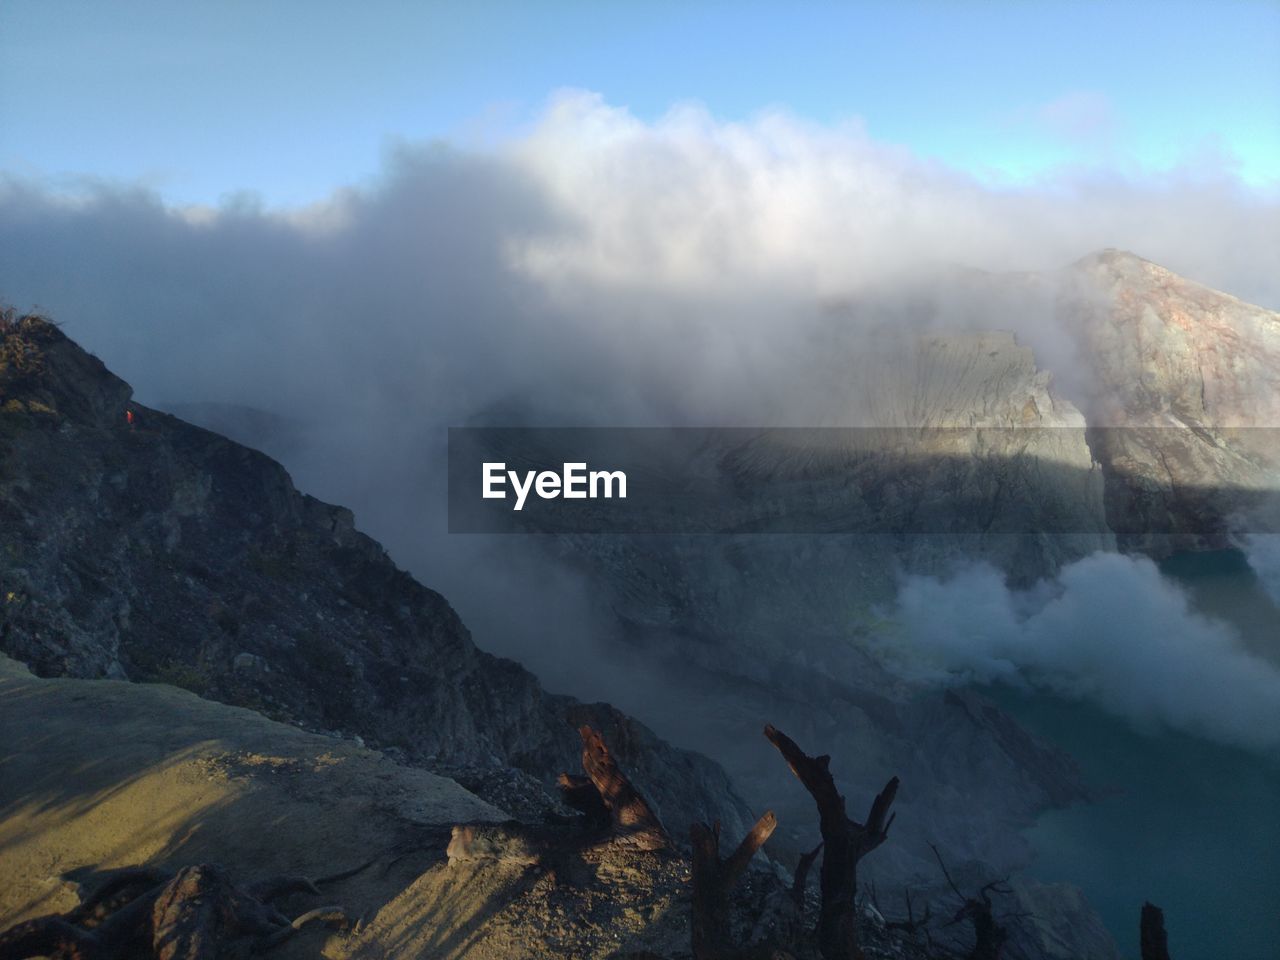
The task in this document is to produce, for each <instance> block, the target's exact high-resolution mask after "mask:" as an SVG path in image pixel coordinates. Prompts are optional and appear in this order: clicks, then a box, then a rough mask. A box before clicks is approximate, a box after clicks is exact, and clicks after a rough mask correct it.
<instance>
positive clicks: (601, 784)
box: [571, 725, 671, 850]
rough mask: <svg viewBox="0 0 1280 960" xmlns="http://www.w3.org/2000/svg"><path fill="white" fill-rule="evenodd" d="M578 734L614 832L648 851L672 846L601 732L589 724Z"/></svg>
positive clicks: (585, 762) (584, 762) (587, 767)
mask: <svg viewBox="0 0 1280 960" xmlns="http://www.w3.org/2000/svg"><path fill="white" fill-rule="evenodd" d="M578 734H579V735H580V736H581V737H582V769H584V770H585V771H587V776H588V777H590V778H591V782H592V784H594V785H595V788H596V790H597V791H598V792H599V794H600V799H601V801H603V803H604V806H605V808H606V809H607V810H608V811H609V816H610V818H611V819H612V821H613V829H614V832H615V833H616V834H617V835H618V836H623V837H629V838H630V839H631V840H632V841H633V842H634V843H636V845H637V846H639V847H641V848H642V849H645V850H657V849H660V848H662V847H667V846H670V845H671V840H670V838H669V837H668V836H667V831H666V830H665V829H663V826H662V823H661V822H660V821H659V820H658V816H657V814H655V813H654V812H653V808H652V807H650V806H649V804H648V801H646V800H645V798H644V797H642V796H641V795H640V791H638V790H637V789H636V788H635V787H634V786H632V784H631V781H630V780H628V779H627V778H626V776H625V775H624V774H623V773H622V771H621V770H619V769H618V765H617V763H615V762H614V759H613V757H612V756H610V754H609V748H608V747H606V746H605V745H604V740H603V739H601V737H600V734H598V733H596V732H595V731H594V730H592V729H591V728H590V727H588V726H585V725H584V726H582V727H579V728H578ZM571 784H572V779H571Z"/></svg>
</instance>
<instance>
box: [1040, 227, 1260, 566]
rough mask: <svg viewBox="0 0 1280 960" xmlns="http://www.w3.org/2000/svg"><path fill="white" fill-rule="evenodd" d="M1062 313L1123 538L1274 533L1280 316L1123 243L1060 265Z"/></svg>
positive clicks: (1189, 544)
mask: <svg viewBox="0 0 1280 960" xmlns="http://www.w3.org/2000/svg"><path fill="white" fill-rule="evenodd" d="M1058 317H1059V319H1060V321H1061V323H1062V325H1063V327H1064V328H1065V329H1066V330H1068V331H1069V332H1070V334H1071V335H1072V336H1073V337H1074V339H1075V341H1076V343H1077V345H1078V353H1079V356H1080V357H1081V358H1082V359H1083V360H1084V361H1085V363H1086V366H1087V370H1088V379H1087V381H1086V386H1085V388H1084V389H1083V391H1082V393H1083V397H1082V398H1081V403H1082V405H1084V407H1085V409H1086V411H1087V413H1088V419H1089V424H1090V427H1091V428H1093V429H1092V431H1091V435H1092V436H1091V439H1092V445H1093V450H1094V454H1095V456H1096V457H1097V459H1098V460H1099V462H1100V464H1101V465H1102V468H1103V471H1104V472H1105V474H1106V477H1107V484H1106V491H1107V519H1108V522H1109V523H1110V524H1111V526H1112V527H1113V529H1115V530H1116V532H1117V533H1118V534H1119V535H1120V537H1121V541H1122V545H1123V546H1125V547H1127V548H1130V549H1136V550H1142V551H1144V552H1147V553H1152V554H1156V555H1163V554H1166V553H1169V552H1172V551H1173V550H1177V549H1205V548H1208V549H1213V548H1221V547H1223V546H1226V545H1228V544H1229V543H1230V541H1231V535H1232V533H1233V531H1235V530H1245V531H1258V530H1265V531H1272V530H1276V529H1280V526H1278V525H1277V520H1278V519H1280V511H1278V509H1277V508H1278V506H1280V504H1278V503H1277V499H1278V498H1277V490H1278V489H1280V314H1277V313H1274V312H1272V311H1269V310H1264V309H1262V308H1261V307H1256V306H1253V305H1251V304H1248V303H1244V302H1242V301H1240V300H1237V299H1236V298H1235V297H1232V296H1230V295H1228V294H1225V293H1221V292H1219V291H1216V290H1212V289H1210V288H1208V287H1205V286H1202V285H1200V284H1197V283H1193V282H1191V281H1189V280H1187V279H1185V278H1183V277H1179V276H1178V275H1176V274H1174V273H1172V272H1170V271H1169V270H1166V269H1164V268H1163V267H1161V266H1158V265H1157V264H1154V263H1151V262H1150V261H1147V260H1143V259H1141V258H1140V257H1136V256H1134V255H1132V254H1129V253H1125V252H1122V251H1117V250H1106V251H1103V252H1101V253H1098V254H1094V255H1093V256H1090V257H1086V258H1084V259H1083V260H1081V261H1079V262H1078V263H1076V264H1074V265H1073V266H1072V267H1071V268H1070V269H1069V270H1068V271H1067V273H1066V275H1065V277H1064V279H1063V281H1062V284H1061V294H1060V297H1059V302H1058Z"/></svg>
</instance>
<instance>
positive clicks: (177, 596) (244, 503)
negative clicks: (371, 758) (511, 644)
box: [0, 316, 748, 831]
mask: <svg viewBox="0 0 1280 960" xmlns="http://www.w3.org/2000/svg"><path fill="white" fill-rule="evenodd" d="M0 334H2V335H3V347H4V352H3V354H0V359H3V363H0V531H2V532H3V535H2V537H0V541H2V542H0V650H3V651H4V652H5V653H7V654H9V655H10V656H12V657H15V658H17V659H19V660H21V661H23V662H25V663H27V664H29V665H30V666H31V667H32V669H34V670H35V671H36V672H37V673H38V674H40V675H42V676H70V677H86V678H90V677H114V678H128V679H131V680H138V681H145V680H160V681H166V682H170V683H175V684H177V685H179V686H182V687H185V688H187V689H189V690H192V691H194V692H196V693H199V694H201V695H202V696H206V697H209V698H212V699H216V700H221V701H223V702H225V703H230V704H237V705H241V706H246V707H250V708H252V709H255V710H258V711H261V712H262V713H264V714H265V715H267V716H269V717H273V718H276V719H279V720H285V721H289V722H293V723H296V724H299V725H302V726H306V727H309V728H313V729H319V730H329V731H340V732H341V733H343V734H344V735H348V736H352V737H361V738H363V739H364V740H365V741H366V742H368V743H369V744H371V745H377V746H381V747H384V748H387V749H389V750H392V751H393V752H396V753H397V755H399V756H402V757H404V758H406V759H407V760H408V761H410V762H412V763H416V764H421V765H428V766H431V767H434V768H436V769H441V770H447V771H449V772H451V773H453V774H454V775H456V776H457V777H459V778H460V779H462V780H464V781H466V782H467V783H469V784H470V785H472V786H473V787H474V788H475V789H477V790H479V791H480V792H482V793H484V794H486V795H487V796H491V797H494V798H496V799H497V800H499V802H501V803H502V805H503V806H504V807H506V808H508V809H510V810H512V812H520V809H521V807H522V805H523V806H528V807H529V809H530V810H539V809H541V808H542V807H543V806H544V805H545V801H546V798H545V794H544V792H543V790H542V789H541V786H539V784H543V785H545V784H547V783H548V782H549V781H550V780H551V778H553V777H554V776H555V775H556V774H557V773H558V772H559V771H560V770H562V769H576V763H577V760H576V758H577V752H578V742H577V737H576V734H575V732H574V727H575V726H576V725H577V724H580V723H591V724H592V725H594V726H597V727H598V728H600V729H601V730H602V731H603V732H604V734H605V736H606V737H607V738H608V739H609V741H610V742H611V743H612V744H614V745H615V749H616V750H617V752H618V754H619V755H620V756H621V757H622V758H623V760H624V762H625V763H626V764H627V765H628V766H629V768H630V769H631V770H632V771H633V774H634V776H635V778H636V779H637V781H639V782H640V783H642V784H643V785H644V786H645V787H646V788H647V789H648V790H649V792H650V794H651V795H652V797H653V799H654V800H655V801H656V803H657V804H658V805H659V806H660V807H661V810H662V814H663V816H664V817H665V818H666V819H667V821H668V823H669V824H670V825H671V827H672V828H673V829H675V830H677V831H679V830H682V828H683V825H684V824H687V823H688V822H690V821H691V820H693V819H695V818H698V819H701V818H703V817H706V816H708V815H712V816H719V817H721V818H722V819H723V820H724V821H725V823H726V825H727V828H728V825H732V827H733V829H735V830H737V829H743V830H745V828H746V826H747V825H748V824H747V823H746V810H745V807H744V805H743V803H742V802H741V801H740V800H739V799H738V798H737V797H736V796H735V795H734V793H733V791H732V789H731V788H730V786H729V783H728V780H727V778H726V776H725V774H724V772H723V771H722V770H721V769H720V768H719V767H717V766H716V765H715V764H714V763H712V762H710V761H708V760H706V759H705V758H703V757H701V756H698V755H695V754H692V753H689V752H686V751H681V750H677V749H673V748H672V747H670V746H668V745H667V744H665V743H663V742H662V741H661V740H659V739H658V738H657V737H656V736H655V735H654V734H653V733H651V732H650V731H649V730H648V729H647V728H645V727H643V726H642V725H640V724H638V723H636V722H634V721H633V720H631V719H629V718H628V717H626V716H624V715H622V714H621V713H619V712H618V711H616V710H613V709H612V708H610V707H608V706H606V705H602V704H594V705H590V704H581V703H578V702H576V701H574V700H571V699H569V698H567V697H557V696H551V695H548V694H547V693H546V692H544V691H543V690H542V689H541V688H540V686H539V685H538V683H537V681H536V680H535V679H534V677H533V676H532V675H531V674H530V673H528V672H527V671H526V670H524V669H523V668H522V667H520V666H519V665H518V664H516V663H514V662H511V661H509V660H502V659H499V658H496V657H493V656H489V655H487V654H485V653H483V652H481V651H479V650H477V649H476V648H475V646H474V645H473V643H472V642H471V639H470V636H469V635H468V633H467V630H466V628H465V627H464V626H463V625H462V623H461V622H460V621H459V620H458V617H457V616H456V614H455V613H454V611H453V610H452V609H451V608H450V606H449V604H448V603H447V602H446V601H445V600H444V598H442V597H441V596H439V595H438V594H436V593H434V592H433V591H431V590H429V589H427V588H425V587H423V586H422V585H420V584H419V583H417V582H415V581H414V580H413V579H412V578H411V577H410V576H409V575H408V574H406V573H404V572H403V571H401V570H399V569H398V568H397V567H396V566H395V564H393V563H392V562H391V560H390V559H388V557H387V556H386V554H385V552H384V551H383V550H382V548H381V547H380V546H379V545H378V544H377V543H375V542H374V541H372V540H370V539H369V538H368V537H366V536H364V535H362V534H361V533H359V532H358V531H357V530H356V529H355V528H354V526H353V522H352V515H351V513H350V512H349V511H347V510H344V509H342V508H340V507H334V506H331V505H329V504H325V503H321V502H319V501H317V500H315V499H313V498H311V497H308V496H305V495H303V494H300V493H299V492H298V491H297V490H295V489H294V487H293V485H292V483H291V482H290V480H289V477H288V475H287V474H286V473H285V471H284V469H283V468H282V467H281V466H280V465H279V464H278V463H276V462H274V461H273V460H271V459H269V458H267V457H266V456H264V455H262V454H260V453H257V452H256V451H253V450H250V449H248V448H246V447H243V446H240V445H239V444H236V443H233V442H231V441H229V440H227V439H225V438H223V437H221V436H218V435H216V434H213V433H209V432H207V431H205V430H201V429H199V428H196V427H193V426H191V425H189V424H187V423H184V422H183V421H181V420H178V419H177V418H175V417H172V416H169V415H166V414H163V413H160V412H158V411H155V410H150V409H147V408H145V407H142V406H140V405H138V404H136V403H133V402H131V390H130V388H129V386H128V384H126V383H124V382H123V381H121V380H120V379H118V378H117V377H115V376H113V375H112V374H111V373H110V372H109V371H107V370H106V369H105V368H104V367H103V365H102V364H101V363H100V362H99V361H98V360H97V359H95V358H93V357H91V356H89V355H88V354H86V353H85V352H84V351H82V350H81V349H80V348H79V347H78V346H76V345H75V344H74V343H73V342H71V341H70V340H69V339H68V338H67V337H66V336H64V335H63V334H62V333H61V332H60V331H59V330H58V329H57V328H56V327H54V326H53V325H51V324H48V323H47V322H44V321H41V320H38V319H26V320H21V319H19V318H16V317H11V316H10V317H7V318H6V320H5V326H4V329H3V331H0ZM547 629H548V630H554V629H555V626H554V624H548V625H547ZM522 798H523V799H522Z"/></svg>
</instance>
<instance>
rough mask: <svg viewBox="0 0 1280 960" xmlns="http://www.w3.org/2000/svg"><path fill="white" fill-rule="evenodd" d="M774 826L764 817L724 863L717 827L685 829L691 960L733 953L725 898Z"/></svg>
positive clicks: (770, 814) (720, 958) (720, 959)
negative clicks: (689, 867)
mask: <svg viewBox="0 0 1280 960" xmlns="http://www.w3.org/2000/svg"><path fill="white" fill-rule="evenodd" d="M777 826H778V819H777V817H775V816H774V815H773V811H769V812H767V813H765V815H764V816H762V817H761V818H760V819H759V820H757V821H756V825H755V826H754V827H752V828H751V830H750V832H748V833H747V835H746V836H745V837H743V839H742V842H741V843H740V844H738V848H737V849H736V850H735V851H734V852H733V854H732V855H731V856H730V857H729V859H728V860H721V859H720V824H719V822H717V823H716V824H715V825H714V826H709V825H707V824H705V823H695V824H693V826H692V827H690V829H689V839H690V841H691V842H692V844H693V923H692V932H693V956H694V960H723V958H727V957H731V956H734V955H735V954H736V951H735V950H734V949H733V948H732V947H731V946H730V944H731V942H732V940H731V937H730V931H729V894H730V892H731V891H732V889H733V886H734V884H735V883H737V882H738V878H739V877H740V876H742V872H743V871H744V870H746V868H747V864H748V863H750V862H751V858H752V857H754V856H755V855H756V852H757V851H758V850H759V849H760V848H761V847H762V846H764V844H765V841H766V840H768V839H769V837H770V836H771V835H772V834H773V831H774V830H775V829H776V828H777Z"/></svg>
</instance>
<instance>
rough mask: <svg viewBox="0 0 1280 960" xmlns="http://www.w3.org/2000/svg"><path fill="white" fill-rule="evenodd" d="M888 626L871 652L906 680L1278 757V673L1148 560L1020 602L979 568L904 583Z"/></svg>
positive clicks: (1058, 583) (1066, 572) (1109, 557)
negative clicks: (1116, 719)
mask: <svg viewBox="0 0 1280 960" xmlns="http://www.w3.org/2000/svg"><path fill="white" fill-rule="evenodd" d="M893 621H894V622H895V623H896V624H897V625H898V626H899V627H900V630H898V631H894V632H892V633H891V634H889V635H886V636H882V637H881V638H880V641H879V643H878V647H877V649H878V652H879V654H880V655H881V657H882V658H883V659H884V661H885V662H886V663H887V664H888V665H889V666H890V667H891V668H893V669H895V670H896V671H897V672H899V673H901V674H904V675H906V676H909V677H912V678H916V679H927V680H933V681H940V682H945V683H959V682H967V681H979V682H992V681H1003V682H1012V683H1016V684H1021V685H1028V684H1029V685H1031V686H1034V687H1038V688H1041V689H1048V690H1052V691H1054V692H1055V693H1058V694H1061V695H1063V696H1066V697H1070V698H1073V699H1088V700H1092V701H1094V702H1096V703H1098V704H1100V705H1101V706H1102V707H1104V708H1105V709H1107V710H1109V711H1110V712H1112V713H1115V714H1117V715H1119V716H1121V717H1126V718H1128V719H1130V720H1132V721H1134V722H1135V723H1137V724H1138V725H1140V726H1144V727H1148V728H1152V727H1161V726H1165V727H1170V728H1173V729H1178V730H1183V731H1186V732H1190V733H1195V734H1198V735H1202V736H1208V737H1210V738H1213V739H1216V740H1221V741H1225V742H1228V743H1233V744H1238V745H1243V746H1247V747H1251V748H1254V749H1261V750H1265V751H1277V750H1280V667H1277V665H1276V664H1274V663H1271V662H1269V661H1267V660H1263V659H1261V658H1259V657H1256V656H1254V655H1252V654H1250V653H1249V652H1247V651H1246V650H1245V649H1244V647H1243V646H1242V645H1241V643H1240V641H1239V638H1238V637H1237V636H1236V635H1235V633H1234V632H1233V631H1232V629H1231V628H1230V627H1228V626H1227V625H1225V624H1223V623H1221V622H1220V621H1216V620H1211V619H1208V618H1206V617H1203V616H1200V615H1198V614H1197V613H1195V612H1194V611H1193V610H1192V609H1191V608H1190V605H1189V603H1188V599H1187V597H1186V595H1185V594H1183V593H1182V592H1181V591H1180V590H1179V589H1178V587H1176V586H1175V585H1174V584H1172V583H1171V582H1170V581H1169V580H1167V579H1165V578H1163V577H1162V576H1161V575H1160V572H1159V570H1157V568H1156V566H1155V564H1153V563H1152V562H1151V561H1150V560H1148V559H1146V558H1145V557H1138V558H1135V557H1127V556H1122V555H1120V554H1105V553H1098V554H1094V555H1093V556H1090V557H1086V558H1085V559H1083V560H1079V561H1077V562H1075V563H1073V564H1070V565H1068V566H1066V567H1064V568H1063V569H1062V570H1061V571H1060V572H1059V574H1058V576H1057V577H1056V578H1055V579H1054V580H1053V581H1051V582H1046V583H1042V584H1041V585H1040V586H1039V587H1037V588H1036V589H1034V590H1030V591H1025V592H1023V591H1013V590H1010V589H1008V588H1007V587H1006V586H1005V585H1004V577H1003V574H1001V573H1000V572H999V571H997V570H994V569H992V568H990V567H987V566H981V565H975V566H972V567H970V568H968V569H966V570H963V571H961V572H959V573H957V574H956V575H955V576H954V577H952V578H951V579H948V580H940V579H935V578H931V577H908V578H906V579H905V580H904V582H903V584H902V588H901V591H900V593H899V596H898V607H897V610H896V612H895V614H894V617H893Z"/></svg>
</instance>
